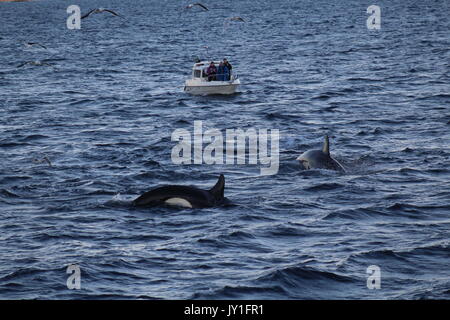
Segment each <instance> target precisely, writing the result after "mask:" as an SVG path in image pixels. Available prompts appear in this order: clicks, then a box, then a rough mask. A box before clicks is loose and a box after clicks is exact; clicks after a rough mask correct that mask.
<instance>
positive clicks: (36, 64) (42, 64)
mask: <svg viewBox="0 0 450 320" xmlns="http://www.w3.org/2000/svg"><path fill="white" fill-rule="evenodd" d="M27 64H29V65H32V66H49V67H53V65H51V64H49V63H46V62H42V61H39V60H37V61H27V62H24V63H21V64H20V65H18V66H17V68H21V67H23V66H26V65H27Z"/></svg>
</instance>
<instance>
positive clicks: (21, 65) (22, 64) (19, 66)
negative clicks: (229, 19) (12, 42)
mask: <svg viewBox="0 0 450 320" xmlns="http://www.w3.org/2000/svg"><path fill="white" fill-rule="evenodd" d="M29 63H30V61H27V62H24V63H21V64H20V65H18V66H17V68H21V67H23V66H25V65H27V64H29Z"/></svg>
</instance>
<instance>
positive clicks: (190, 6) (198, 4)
mask: <svg viewBox="0 0 450 320" xmlns="http://www.w3.org/2000/svg"><path fill="white" fill-rule="evenodd" d="M195 6H199V7H201V8H203V10H205V11H209V10H208V8H207V7H206V6H205V5H203V4H201V3H200V2H196V3H192V4H190V5H188V6H187V7H186V9H191V8H193V7H195Z"/></svg>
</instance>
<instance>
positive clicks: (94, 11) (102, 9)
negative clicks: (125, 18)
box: [81, 8, 122, 19]
mask: <svg viewBox="0 0 450 320" xmlns="http://www.w3.org/2000/svg"><path fill="white" fill-rule="evenodd" d="M102 12H109V13H111V14H112V15H114V16H117V17H121V18H122V16H121V15H119V14H117V13H115V12H114V11H112V10H109V9H104V8H98V9H92V10H91V11H89V12H88V13H86V14H85V15H84V16H82V17H81V19H84V18H87V17H89V16H90V15H91V14H94V13H102Z"/></svg>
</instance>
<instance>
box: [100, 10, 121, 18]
mask: <svg viewBox="0 0 450 320" xmlns="http://www.w3.org/2000/svg"><path fill="white" fill-rule="evenodd" d="M104 11H108V12H109V13H112V14H113V15H115V16H117V17H120V15H118V14H117V13H115V12H114V11H112V10H109V9H105V10H104Z"/></svg>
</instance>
